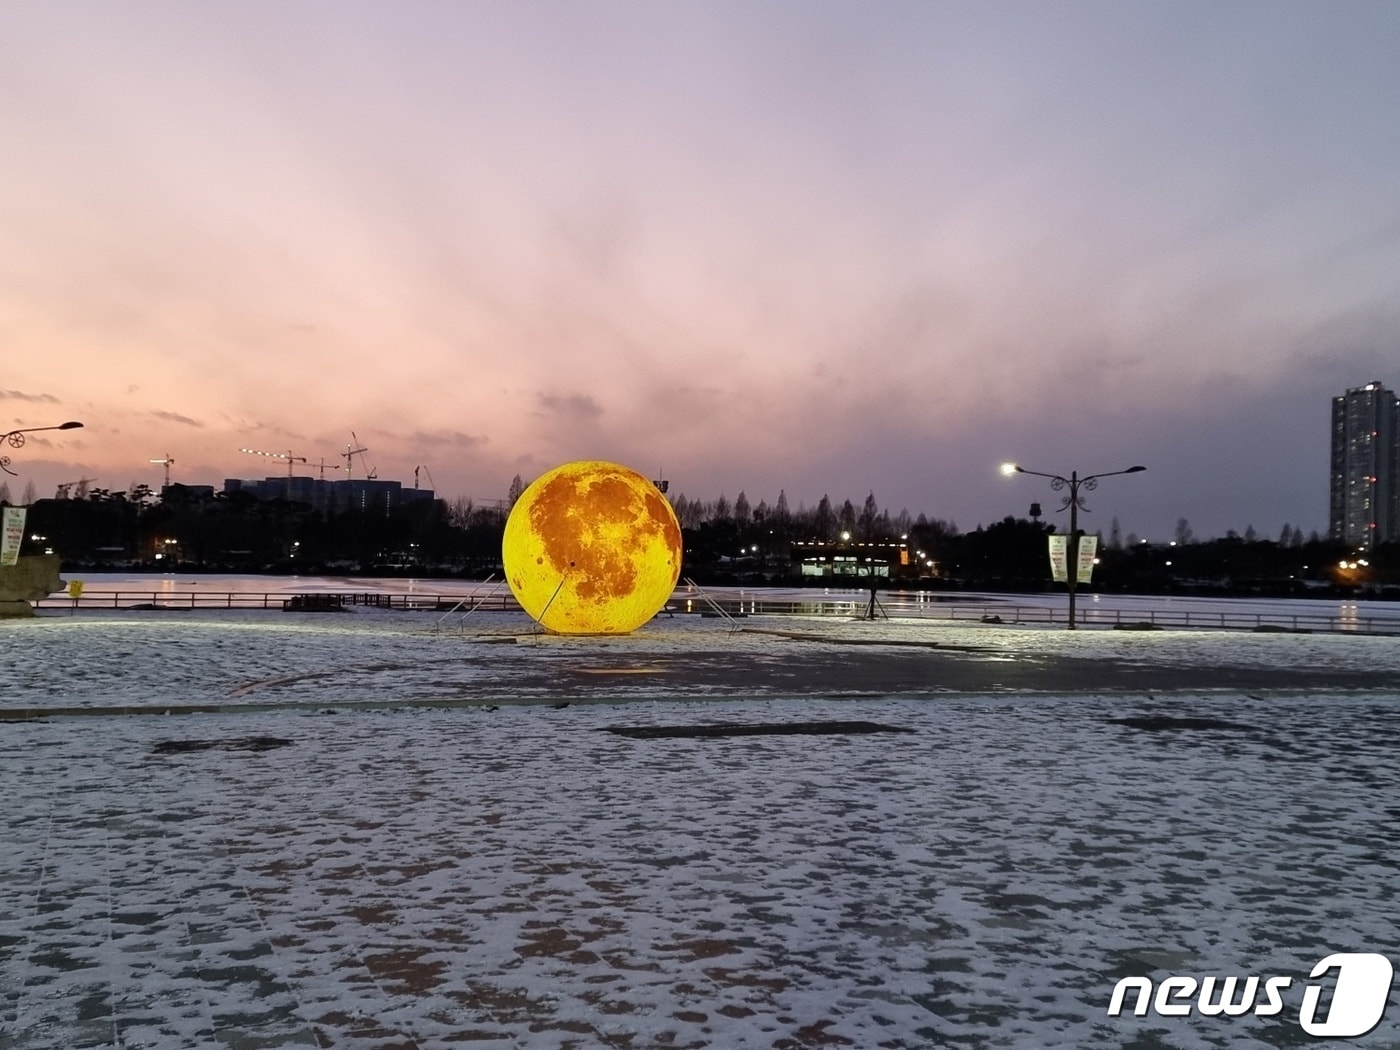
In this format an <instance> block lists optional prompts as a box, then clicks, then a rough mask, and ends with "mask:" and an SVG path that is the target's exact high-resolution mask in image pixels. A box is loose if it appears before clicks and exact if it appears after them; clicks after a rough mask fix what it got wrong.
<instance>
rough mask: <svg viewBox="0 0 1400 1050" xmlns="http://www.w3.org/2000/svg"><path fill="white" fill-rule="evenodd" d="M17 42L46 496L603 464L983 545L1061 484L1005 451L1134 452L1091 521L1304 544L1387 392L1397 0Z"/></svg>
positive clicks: (717, 5) (1062, 458)
mask: <svg viewBox="0 0 1400 1050" xmlns="http://www.w3.org/2000/svg"><path fill="white" fill-rule="evenodd" d="M0 17H2V18H3V32H0V237H3V246H4V250H3V251H2V252H0V346H3V350H4V372H5V374H4V375H3V377H0V425H3V426H8V427H9V428H14V427H21V426H43V425H49V424H53V423H58V422H62V421H63V420H66V419H77V420H81V421H83V422H84V423H85V424H86V426H85V428H84V429H83V430H76V431H69V432H63V433H51V434H36V435H34V436H33V438H32V439H31V440H30V441H29V443H28V444H26V445H25V446H24V448H22V449H17V450H16V449H7V450H5V451H8V452H9V453H10V455H11V458H12V463H11V469H12V470H14V471H16V472H17V474H18V475H19V476H18V477H11V478H6V479H5V480H7V481H8V483H9V486H10V489H11V492H12V493H13V495H14V496H15V497H16V498H17V497H18V496H19V495H20V493H21V491H22V490H23V488H24V486H25V485H26V483H28V482H31V481H32V482H33V483H34V485H35V487H36V490H37V492H38V495H40V496H41V497H42V496H51V495H53V489H54V486H55V485H56V484H57V483H59V482H63V481H72V480H77V479H78V478H94V479H96V481H95V484H96V485H98V486H101V487H105V488H109V489H126V488H127V486H128V485H130V484H131V483H133V482H143V483H146V484H151V485H153V486H158V485H159V483H160V481H161V476H162V468H161V467H160V466H159V465H153V464H151V463H150V462H149V461H150V460H151V459H153V458H159V457H162V456H164V455H165V454H167V453H168V454H169V455H170V456H172V457H173V458H174V460H175V464H174V466H173V468H172V475H173V478H174V480H177V481H183V482H186V483H190V484H214V485H221V484H222V482H223V479H225V478H228V477H262V476H265V475H268V474H274V475H275V474H279V473H285V469H284V468H283V467H282V466H280V465H279V464H278V463H276V462H274V461H269V460H265V459H260V458H258V457H253V456H248V455H246V454H243V453H240V451H239V449H240V448H242V447H245V446H246V447H252V448H258V449H264V450H268V451H274V452H287V451H291V452H292V453H294V454H295V455H297V456H305V457H307V459H308V460H309V461H310V463H311V465H312V466H313V470H312V471H311V473H312V474H313V475H314V474H315V473H317V472H318V470H317V469H314V468H317V465H318V464H319V463H320V462H321V460H322V459H324V460H325V461H326V464H327V471H326V476H327V477H330V476H332V472H333V470H334V469H335V467H337V466H339V465H341V464H343V462H344V461H343V460H342V459H341V458H340V457H339V455H338V454H339V453H341V452H344V451H345V449H346V446H347V443H348V442H349V441H350V435H351V431H352V430H353V431H354V432H355V433H356V434H357V435H358V437H359V439H360V441H361V442H362V443H363V444H364V445H366V446H368V447H369V452H368V453H367V458H368V460H369V462H370V463H371V464H373V465H374V466H376V467H377V469H378V472H379V476H380V477H385V478H398V479H400V480H403V481H405V482H406V483H409V484H411V483H412V480H413V471H414V468H415V467H416V466H426V467H427V468H428V471H430V472H431V475H432V478H433V481H434V482H435V487H436V488H437V489H438V490H439V492H440V493H441V494H442V495H443V496H446V497H448V498H451V497H455V496H471V497H474V498H477V499H496V498H501V497H503V496H504V495H505V494H506V489H507V487H508V485H509V483H510V480H511V477H512V476H513V475H515V474H517V473H519V474H521V475H522V476H523V477H524V478H525V479H526V480H527V481H528V480H529V479H531V478H532V477H534V476H535V475H538V474H540V473H543V472H544V471H545V470H547V469H549V468H550V467H553V466H555V465H557V464H559V463H562V462H565V461H568V460H573V459H583V458H606V459H615V460H617V461H619V462H622V463H625V464H628V465H630V466H633V467H635V468H636V469H638V470H640V471H642V472H643V473H646V474H649V475H651V476H661V475H664V476H665V477H667V478H668V479H670V481H671V486H672V487H671V492H672V494H673V495H674V494H676V493H679V492H684V493H685V494H686V495H688V496H690V497H692V498H705V499H713V498H715V497H716V496H718V495H720V494H721V493H723V494H724V495H726V496H728V497H729V498H730V499H731V500H732V499H733V498H734V497H735V496H736V495H737V494H738V493H739V492H740V491H741V490H742V491H744V492H745V493H746V495H747V496H748V498H749V500H750V501H751V502H752V503H755V504H756V503H757V502H758V501H759V500H760V499H766V500H768V501H769V502H770V503H771V502H772V501H773V500H775V499H776V497H777V495H778V492H779V490H780V489H783V490H785V491H786V494H787V497H788V500H789V502H790V504H791V505H792V506H793V507H794V508H795V507H797V506H798V504H799V503H806V504H808V505H812V504H814V503H815V502H816V501H817V500H818V499H820V498H821V496H822V495H823V494H824V493H829V494H830V495H831V497H832V498H833V499H834V500H836V501H837V502H839V501H840V500H843V499H845V498H850V499H852V500H853V501H854V502H856V503H857V504H859V503H860V502H861V501H863V500H864V498H865V496H866V494H867V493H868V492H872V491H873V492H874V494H875V497H876V500H877V501H878V502H879V504H880V505H881V507H888V508H889V509H891V510H892V511H897V510H899V509H900V508H908V509H909V510H910V511H911V512H913V513H916V514H917V513H918V512H920V511H923V512H926V513H928V514H929V515H930V516H935V517H940V518H947V519H953V520H954V521H956V522H957V524H958V525H959V526H960V527H962V528H963V529H970V528H973V527H975V526H976V525H977V524H978V523H989V522H991V521H995V520H997V519H999V518H1001V517H1003V516H1005V515H1007V514H1016V515H1023V514H1025V513H1026V511H1027V508H1028V507H1029V505H1030V503H1031V502H1032V501H1033V500H1038V501H1040V502H1042V503H1043V504H1044V505H1045V508H1046V510H1047V511H1053V509H1054V507H1055V506H1057V505H1058V502H1057V500H1055V499H1054V497H1053V494H1052V493H1051V492H1050V491H1049V488H1048V486H1047V485H1045V484H1044V483H1043V482H1040V481H1038V480H1036V479H1031V478H1025V477H1020V478H1014V479H1010V480H1008V479H1005V478H1003V477H1001V475H1000V474H999V473H998V470H997V467H998V465H999V464H1000V463H1001V462H1003V461H1004V460H1017V461H1019V462H1021V463H1022V464H1024V465H1025V466H1027V467H1029V468H1031V469H1034V470H1042V471H1048V472H1068V471H1070V470H1071V469H1077V470H1079V471H1081V472H1098V471H1111V470H1117V469H1121V468H1122V467H1126V466H1129V465H1132V464H1136V463H1141V464H1144V465H1146V466H1147V468H1148V471H1147V473H1145V474H1141V475H1136V476H1133V477H1125V478H1115V479H1111V480H1109V481H1106V482H1105V483H1104V485H1103V487H1101V488H1100V489H1099V490H1098V492H1096V493H1095V494H1094V495H1093V496H1092V497H1091V498H1089V500H1088V501H1087V502H1088V504H1089V506H1090V507H1091V508H1092V514H1091V515H1090V516H1089V517H1088V518H1086V519H1084V520H1085V521H1086V524H1087V525H1088V527H1089V528H1091V529H1092V528H1103V529H1104V530H1107V528H1108V525H1109V521H1110V519H1111V518H1112V517H1113V516H1117V517H1118V518H1119V520H1120V523H1121V526H1122V530H1123V531H1124V532H1125V533H1126V532H1130V531H1131V532H1136V533H1138V534H1140V535H1143V536H1148V537H1152V538H1156V539H1166V538H1169V536H1170V534H1171V531H1172V529H1173V527H1174V524H1175V522H1176V520H1177V518H1179V517H1187V518H1188V519H1190V521H1191V524H1192V525H1193V527H1194V528H1195V530H1196V532H1197V534H1199V535H1218V534H1223V533H1224V532H1225V530H1226V529H1229V528H1235V529H1238V530H1240V531H1243V530H1244V528H1245V527H1246V526H1247V525H1250V524H1253V525H1254V526H1255V528H1256V529H1258V530H1259V531H1260V532H1261V533H1263V534H1266V535H1272V536H1277V534H1278V531H1279V529H1280V527H1281V526H1282V525H1283V524H1284V523H1285V522H1287V523H1290V524H1292V525H1294V526H1295V527H1303V528H1305V529H1319V530H1322V531H1325V530H1326V524H1327V521H1326V511H1327V443H1328V422H1329V416H1328V413H1329V399H1330V397H1331V396H1332V395H1334V394H1337V393H1340V392H1341V391H1342V390H1344V389H1345V388H1347V387H1351V386H1356V385H1359V384H1363V383H1366V382H1368V381H1371V380H1377V379H1379V380H1381V381H1383V382H1385V383H1386V384H1387V385H1388V386H1390V387H1392V388H1395V387H1400V296H1398V295H1397V284H1398V283H1400V193H1397V192H1396V185H1397V181H1396V180H1397V172H1400V62H1397V61H1396V56H1397V55H1400V5H1397V4H1394V3H1386V2H1337V3H1289V2H1284V0H1268V2H1261V3H1253V2H1222V3H1187V2H1180V3H1132V2H1123V0H1112V2H1101V3H1100V2H1059V3H1056V2H1035V3H987V2H967V3H945V2H937V0H924V2H919V3H897V2H885V3H876V4H870V3H864V2H855V0H851V2H842V3H829V2H826V3H824V2H814V0H803V2H796V0H793V2H782V3H777V2H762V0H748V2H742V3H728V2H722V0H705V2H654V3H620V2H591V0H576V2H569V3H528V2H521V3H515V2H512V3H486V2H481V3H471V2H465V0H463V2H440V3H438V2H416V3H415V2H407V3H390V2H387V0H386V2H382V3H366V2H355V0H349V2H347V0H336V2H324V3H311V2H297V0H275V2H237V3H234V2H208V3H196V4H191V3H186V2H173V0H172V2H168V3H156V2H145V0H124V2H116V3H113V2H106V0H103V2H93V3H76V2H68V0H53V2H45V3H28V2H20V0H0ZM357 459H358V457H357ZM298 467H299V468H300V469H299V470H298V472H299V473H306V472H307V471H306V470H305V468H304V467H302V466H301V465H300V464H298ZM359 472H360V465H359V463H358V462H357V463H356V474H357V476H358V475H359ZM341 476H343V474H342V475H341ZM422 484H424V485H427V484H428V481H427V478H426V476H425V477H424V478H423V480H422ZM1051 520H1058V521H1060V522H1061V523H1062V524H1063V521H1064V519H1063V517H1061V518H1058V519H1057V518H1055V517H1054V516H1053V515H1052V517H1051Z"/></svg>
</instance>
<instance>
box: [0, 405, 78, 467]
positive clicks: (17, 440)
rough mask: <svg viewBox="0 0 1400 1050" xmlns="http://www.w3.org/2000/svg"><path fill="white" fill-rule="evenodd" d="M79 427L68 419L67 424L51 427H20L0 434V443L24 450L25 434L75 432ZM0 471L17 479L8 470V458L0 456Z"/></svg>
mask: <svg viewBox="0 0 1400 1050" xmlns="http://www.w3.org/2000/svg"><path fill="white" fill-rule="evenodd" d="M81 426H82V424H81V423H79V422H76V421H75V420H71V419H70V420H69V421H68V422H67V423H59V424H58V425H57V426H53V427H22V428H21V429H19V430H11V431H10V432H9V433H8V434H0V441H3V442H4V443H5V444H7V445H9V446H10V448H24V440H25V439H24V435H25V434H33V433H36V432H38V431H40V430H77V429H78V428H79V427H81ZM0 470H3V471H4V472H5V473H6V474H9V475H11V476H12V477H19V475H18V474H16V473H15V472H14V471H13V470H11V469H10V457H9V456H0Z"/></svg>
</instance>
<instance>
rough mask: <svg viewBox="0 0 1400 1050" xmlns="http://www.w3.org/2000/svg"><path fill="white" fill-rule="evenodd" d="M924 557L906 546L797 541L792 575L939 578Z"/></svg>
mask: <svg viewBox="0 0 1400 1050" xmlns="http://www.w3.org/2000/svg"><path fill="white" fill-rule="evenodd" d="M920 553H922V552H921V551H920V552H914V551H911V550H910V549H909V545H908V544H907V543H903V542H877V543H862V542H860V541H856V540H841V541H839V542H829V541H826V540H794V541H793V544H792V555H791V557H792V569H791V572H792V575H794V576H841V577H844V576H883V577H885V578H886V579H914V578H917V577H920V576H934V575H937V573H936V567H935V565H934V563H933V562H932V561H931V560H921V559H920V558H918V557H917V554H920ZM841 582H842V583H845V582H847V581H845V580H842V581H841Z"/></svg>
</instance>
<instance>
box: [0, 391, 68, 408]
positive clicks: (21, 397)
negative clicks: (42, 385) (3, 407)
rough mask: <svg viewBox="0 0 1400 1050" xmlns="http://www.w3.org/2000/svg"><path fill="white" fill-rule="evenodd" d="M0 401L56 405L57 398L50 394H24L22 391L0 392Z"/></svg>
mask: <svg viewBox="0 0 1400 1050" xmlns="http://www.w3.org/2000/svg"><path fill="white" fill-rule="evenodd" d="M0 400H8V401H34V402H40V403H43V404H48V405H56V404H58V398H56V397H54V396H53V395H52V394H26V393H25V392H24V391H23V390H0Z"/></svg>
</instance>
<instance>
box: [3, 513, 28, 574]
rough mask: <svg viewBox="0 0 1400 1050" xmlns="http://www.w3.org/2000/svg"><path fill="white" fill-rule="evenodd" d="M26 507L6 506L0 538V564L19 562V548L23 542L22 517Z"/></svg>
mask: <svg viewBox="0 0 1400 1050" xmlns="http://www.w3.org/2000/svg"><path fill="white" fill-rule="evenodd" d="M28 511H29V508H28V507H6V508H5V521H4V526H3V528H4V534H3V538H2V539H0V565H16V564H18V563H19V548H20V544H22V543H23V542H24V518H25V515H26V514H27V513H28Z"/></svg>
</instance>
